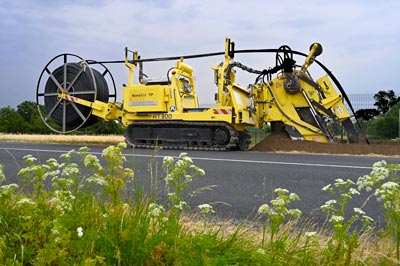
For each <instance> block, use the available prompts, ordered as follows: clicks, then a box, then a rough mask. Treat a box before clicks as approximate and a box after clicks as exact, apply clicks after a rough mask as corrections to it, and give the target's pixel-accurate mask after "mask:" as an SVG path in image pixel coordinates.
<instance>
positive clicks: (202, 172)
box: [197, 168, 206, 175]
mask: <svg viewBox="0 0 400 266" xmlns="http://www.w3.org/2000/svg"><path fill="white" fill-rule="evenodd" d="M197 173H198V174H199V175H205V174H206V172H204V170H203V169H201V168H197Z"/></svg>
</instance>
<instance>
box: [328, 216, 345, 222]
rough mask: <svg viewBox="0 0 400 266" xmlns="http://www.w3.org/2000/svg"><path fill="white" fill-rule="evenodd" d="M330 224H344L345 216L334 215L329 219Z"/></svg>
mask: <svg viewBox="0 0 400 266" xmlns="http://www.w3.org/2000/svg"><path fill="white" fill-rule="evenodd" d="M329 221H330V222H337V223H338V222H342V221H344V218H343V216H338V215H332V217H331V219H329Z"/></svg>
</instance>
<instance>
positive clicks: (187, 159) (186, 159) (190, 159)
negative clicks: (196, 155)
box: [183, 156, 193, 163]
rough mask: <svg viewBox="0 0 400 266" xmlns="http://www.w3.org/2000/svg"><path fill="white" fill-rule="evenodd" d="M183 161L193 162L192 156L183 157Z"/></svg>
mask: <svg viewBox="0 0 400 266" xmlns="http://www.w3.org/2000/svg"><path fill="white" fill-rule="evenodd" d="M183 161H185V162H187V163H193V160H192V158H190V157H188V156H185V157H183Z"/></svg>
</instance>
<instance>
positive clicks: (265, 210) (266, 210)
mask: <svg viewBox="0 0 400 266" xmlns="http://www.w3.org/2000/svg"><path fill="white" fill-rule="evenodd" d="M258 213H259V214H265V215H269V214H270V213H271V208H270V207H269V205H268V204H263V205H261V206H260V207H259V208H258Z"/></svg>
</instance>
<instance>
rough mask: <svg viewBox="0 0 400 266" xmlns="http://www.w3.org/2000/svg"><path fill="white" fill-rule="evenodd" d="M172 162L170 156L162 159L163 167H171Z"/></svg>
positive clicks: (172, 159)
mask: <svg viewBox="0 0 400 266" xmlns="http://www.w3.org/2000/svg"><path fill="white" fill-rule="evenodd" d="M173 161H174V158H173V157H171V156H165V157H164V158H163V165H164V166H168V165H171V164H172V162H173Z"/></svg>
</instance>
